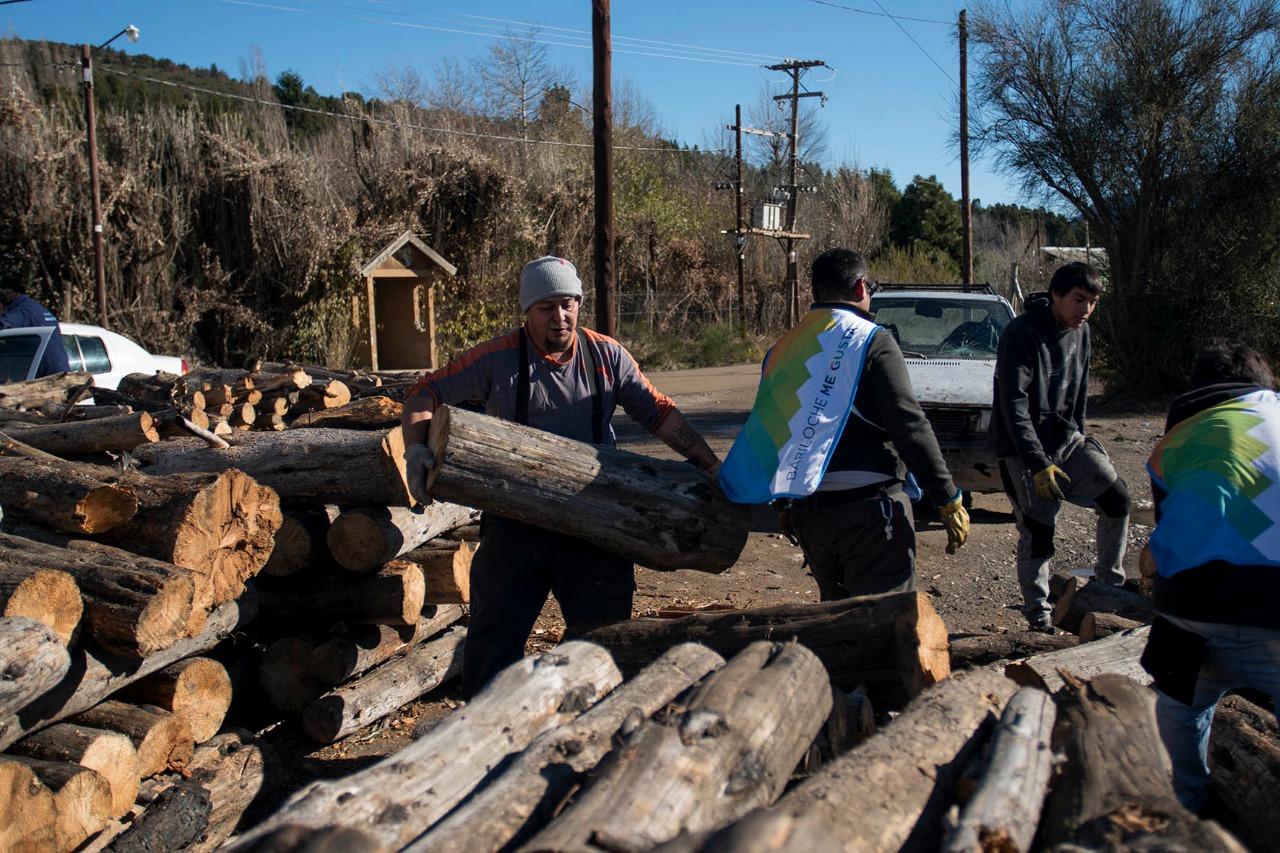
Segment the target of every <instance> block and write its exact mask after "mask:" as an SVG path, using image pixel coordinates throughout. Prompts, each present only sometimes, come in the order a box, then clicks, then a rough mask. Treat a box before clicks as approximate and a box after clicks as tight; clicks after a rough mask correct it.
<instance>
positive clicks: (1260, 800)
mask: <svg viewBox="0 0 1280 853" xmlns="http://www.w3.org/2000/svg"><path fill="white" fill-rule="evenodd" d="M1209 790H1210V792H1211V793H1212V795H1213V799H1214V801H1215V803H1216V804H1217V806H1218V807H1219V808H1221V809H1223V810H1224V811H1225V812H1226V814H1228V815H1230V817H1231V821H1230V823H1231V826H1232V828H1233V829H1236V830H1237V831H1238V832H1239V833H1240V835H1241V839H1242V840H1243V841H1245V842H1246V843H1248V844H1249V846H1250V848H1251V849H1255V850H1266V849H1270V848H1274V847H1275V845H1276V843H1277V840H1278V839H1280V809H1277V808H1276V802H1275V801H1276V791H1280V728H1278V727H1277V725H1276V716H1275V714H1274V713H1272V712H1269V711H1265V710H1263V709H1262V708H1260V707H1258V706H1257V705H1255V704H1253V703H1252V702H1249V701H1248V700H1246V699H1244V698H1242V697H1240V696H1228V697H1227V698H1226V699H1223V700H1222V701H1221V702H1219V703H1218V709H1217V711H1216V712H1215V713H1214V715H1213V728H1212V729H1211V730H1210V732H1209Z"/></svg>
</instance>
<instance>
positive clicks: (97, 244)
mask: <svg viewBox="0 0 1280 853" xmlns="http://www.w3.org/2000/svg"><path fill="white" fill-rule="evenodd" d="M80 68H81V73H82V77H83V80H84V123H85V127H86V128H87V129H88V145H89V188H90V194H91V195H92V197H93V277H94V283H95V285H96V288H95V294H96V297H97V303H98V325H99V326H102V327H103V328H104V329H105V328H106V327H107V272H106V259H105V257H104V249H103V245H102V191H101V190H100V189H99V186H98V129H97V120H96V118H95V115H94V108H93V57H92V56H91V55H90V53H89V45H87V44H84V45H81V46H80ZM63 319H64V320H67V319H70V318H67V317H63Z"/></svg>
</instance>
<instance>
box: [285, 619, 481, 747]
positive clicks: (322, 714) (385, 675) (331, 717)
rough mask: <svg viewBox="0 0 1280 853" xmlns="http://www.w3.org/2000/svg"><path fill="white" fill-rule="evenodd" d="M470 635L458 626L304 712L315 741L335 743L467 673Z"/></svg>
mask: <svg viewBox="0 0 1280 853" xmlns="http://www.w3.org/2000/svg"><path fill="white" fill-rule="evenodd" d="M466 635H467V632H466V631H465V630H464V629H462V628H455V629H453V630H451V631H449V632H448V633H446V634H445V635H444V636H443V637H441V638H440V639H438V640H432V641H430V642H427V643H422V644H421V645H418V646H414V647H413V648H411V649H409V650H408V651H407V652H405V653H404V655H402V656H400V657H396V658H392V659H391V660H388V661H386V662H385V663H383V664H380V665H379V666H377V667H376V668H374V669H371V670H369V671H368V672H366V673H365V674H363V675H361V676H359V677H358V678H356V679H354V680H352V681H349V682H347V683H346V684H344V685H342V686H341V687H338V688H335V689H334V690H331V691H329V692H328V693H326V694H324V695H323V696H321V697H320V698H319V699H317V700H316V701H314V702H312V703H311V704H310V705H308V706H307V707H306V709H305V710H303V712H302V728H303V730H304V731H306V733H307V735H308V736H309V737H310V738H311V739H312V740H316V741H319V742H320V743H333V742H334V741H337V740H341V739H342V738H344V737H346V736H347V735H349V734H351V733H352V732H354V731H357V730H359V729H362V728H364V727H365V726H367V725H370V724H372V723H375V722H377V721H378V720H381V719H382V718H383V717H385V716H387V715H388V714H391V713H393V712H394V711H395V710H396V709H397V708H399V707H400V706H402V705H407V704H409V703H410V702H412V701H413V700H414V699H417V698H418V697H419V696H422V695H424V694H426V693H430V692H431V691H432V690H435V689H436V688H437V687H439V686H440V685H441V684H443V683H445V682H446V681H448V680H449V679H450V678H453V677H455V676H457V675H458V674H460V673H461V672H462V644H463V643H464V642H465V641H466Z"/></svg>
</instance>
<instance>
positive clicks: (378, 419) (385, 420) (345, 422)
mask: <svg viewBox="0 0 1280 853" xmlns="http://www.w3.org/2000/svg"><path fill="white" fill-rule="evenodd" d="M403 412H404V406H403V405H402V404H400V403H397V402H396V401H395V400H392V399H391V398H389V397H382V396H377V397H361V398H360V399H358V400H352V401H351V402H350V403H347V404H346V405H345V406H339V407H337V408H336V409H321V410H319V411H315V412H303V413H302V414H300V415H298V416H297V417H296V418H294V419H293V422H292V423H291V424H290V426H292V427H294V428H297V427H330V428H332V429H364V430H369V429H388V428H390V427H393V426H395V425H396V424H398V423H400V415H401V414H402V413H403Z"/></svg>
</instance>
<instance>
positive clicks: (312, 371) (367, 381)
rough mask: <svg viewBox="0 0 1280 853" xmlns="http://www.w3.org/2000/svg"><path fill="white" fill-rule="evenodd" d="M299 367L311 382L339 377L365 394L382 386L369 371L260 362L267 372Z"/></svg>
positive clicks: (352, 387)
mask: <svg viewBox="0 0 1280 853" xmlns="http://www.w3.org/2000/svg"><path fill="white" fill-rule="evenodd" d="M299 368H300V369H302V370H304V371H306V374H307V375H308V376H310V377H311V381H312V382H315V381H317V380H318V381H322V382H323V381H327V380H329V379H339V380H341V381H342V382H344V383H346V385H347V387H348V388H351V389H352V390H354V391H359V392H360V393H361V394H367V393H370V392H372V391H373V390H374V389H375V388H380V387H382V378H381V377H379V376H377V375H375V374H371V373H364V372H363V371H355V370H329V369H328V368H326V367H318V366H316V365H313V364H289V363H286V362H282V361H264V362H262V364H261V369H262V370H265V371H267V372H268V373H283V372H285V371H289V370H295V369H299Z"/></svg>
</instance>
